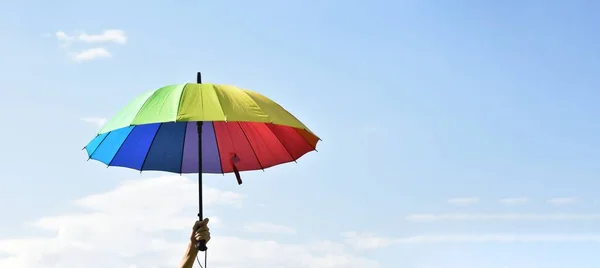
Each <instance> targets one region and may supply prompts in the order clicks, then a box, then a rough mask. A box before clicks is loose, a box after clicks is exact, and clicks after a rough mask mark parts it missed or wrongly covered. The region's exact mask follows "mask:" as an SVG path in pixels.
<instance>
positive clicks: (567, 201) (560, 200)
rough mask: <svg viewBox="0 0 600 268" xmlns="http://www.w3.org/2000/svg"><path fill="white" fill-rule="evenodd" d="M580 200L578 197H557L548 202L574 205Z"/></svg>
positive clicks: (559, 204)
mask: <svg viewBox="0 0 600 268" xmlns="http://www.w3.org/2000/svg"><path fill="white" fill-rule="evenodd" d="M578 201H579V200H578V199H577V198H576V197H555V198H551V199H549V200H548V203H550V204H552V205H557V206H565V205H572V204H575V203H577V202H578Z"/></svg>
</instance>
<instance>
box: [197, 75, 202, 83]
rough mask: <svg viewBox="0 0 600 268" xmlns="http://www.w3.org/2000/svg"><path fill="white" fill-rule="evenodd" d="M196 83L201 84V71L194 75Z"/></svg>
mask: <svg viewBox="0 0 600 268" xmlns="http://www.w3.org/2000/svg"><path fill="white" fill-rule="evenodd" d="M196 83H198V84H202V73H201V72H198V75H196Z"/></svg>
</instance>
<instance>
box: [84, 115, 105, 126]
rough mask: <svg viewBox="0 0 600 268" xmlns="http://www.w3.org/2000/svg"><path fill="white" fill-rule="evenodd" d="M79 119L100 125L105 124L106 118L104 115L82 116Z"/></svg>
mask: <svg viewBox="0 0 600 268" xmlns="http://www.w3.org/2000/svg"><path fill="white" fill-rule="evenodd" d="M81 121H83V122H86V123H90V124H92V125H95V126H97V127H102V126H104V124H106V118H104V117H83V118H81Z"/></svg>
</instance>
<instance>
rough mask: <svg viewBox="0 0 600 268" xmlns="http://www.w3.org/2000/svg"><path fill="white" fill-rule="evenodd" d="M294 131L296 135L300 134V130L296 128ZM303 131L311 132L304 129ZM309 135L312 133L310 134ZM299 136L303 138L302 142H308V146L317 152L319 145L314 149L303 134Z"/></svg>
mask: <svg viewBox="0 0 600 268" xmlns="http://www.w3.org/2000/svg"><path fill="white" fill-rule="evenodd" d="M294 130H295V131H296V133H298V129H297V128H295V129H294ZM302 130H304V131H306V132H309V131H308V130H306V129H302ZM309 133H310V132H309ZM298 135H300V137H302V140H304V141H305V142H306V144H308V146H309V147H310V148H312V149H313V150H315V151H317V145H316V144H315V147H313V146H312V144H310V142H309V141H308V140H307V139H306V138H305V137H304V135H302V134H300V133H298ZM317 152H318V151H317Z"/></svg>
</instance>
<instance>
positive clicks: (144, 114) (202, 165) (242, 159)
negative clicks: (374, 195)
mask: <svg viewBox="0 0 600 268" xmlns="http://www.w3.org/2000/svg"><path fill="white" fill-rule="evenodd" d="M319 141H320V139H319V137H317V136H316V135H315V134H314V133H313V132H311V131H310V130H309V129H308V128H307V127H306V126H305V125H304V124H302V122H300V121H299V120H298V119H296V118H295V117H294V116H293V115H292V114H291V113H289V112H288V111H286V110H285V109H284V108H283V107H281V106H280V105H279V104H277V103H275V102H274V101H272V100H270V99H269V98H267V97H265V96H263V95H261V94H258V93H256V92H253V91H249V90H245V89H240V88H237V87H234V86H228V85H216V84H201V75H200V73H198V83H197V84H179V85H170V86H165V87H162V88H159V89H157V90H154V91H150V92H147V93H145V94H142V95H140V96H139V97H137V98H136V99H134V100H133V101H132V102H130V103H129V104H127V106H125V107H124V108H122V109H121V110H120V111H119V112H118V113H117V114H116V115H115V116H114V117H113V118H112V119H110V120H109V121H108V122H107V123H106V125H105V126H104V127H103V128H102V129H101V130H100V132H99V133H98V135H97V136H96V137H95V138H94V139H93V140H92V141H90V142H89V143H88V145H87V146H86V147H85V148H84V149H85V150H86V151H87V154H88V157H89V159H94V160H97V161H100V162H102V163H104V164H106V165H107V166H119V167H126V168H132V169H136V170H140V171H143V170H157V171H167V172H172V173H179V174H183V173H198V193H199V212H198V217H199V219H200V220H202V219H203V216H202V173H217V174H218V173H221V174H225V173H231V172H233V173H235V175H236V178H237V181H238V184H241V183H242V180H241V177H240V174H239V172H240V171H247V170H260V169H265V168H268V167H272V166H275V165H278V164H283V163H287V162H292V161H296V160H297V159H298V158H300V157H301V156H303V155H304V154H306V153H308V152H311V151H313V150H316V146H317V143H318V142H319ZM197 247H198V249H199V250H201V251H205V250H206V245H205V243H203V242H201V243H199V244H198V245H197Z"/></svg>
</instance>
